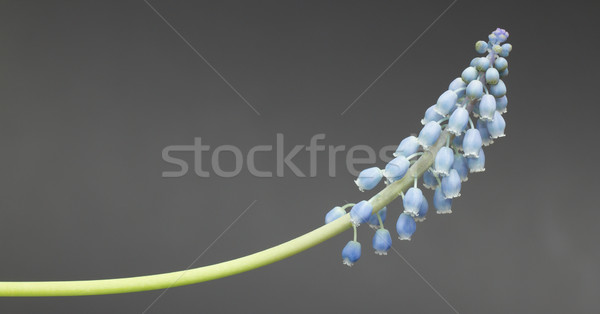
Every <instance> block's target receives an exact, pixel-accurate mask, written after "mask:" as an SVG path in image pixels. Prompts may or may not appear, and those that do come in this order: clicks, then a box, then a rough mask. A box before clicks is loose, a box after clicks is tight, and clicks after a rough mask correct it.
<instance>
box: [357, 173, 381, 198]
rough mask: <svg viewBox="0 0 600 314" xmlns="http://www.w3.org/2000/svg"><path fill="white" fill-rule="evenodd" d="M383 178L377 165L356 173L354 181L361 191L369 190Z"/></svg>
mask: <svg viewBox="0 0 600 314" xmlns="http://www.w3.org/2000/svg"><path fill="white" fill-rule="evenodd" d="M381 178H383V171H381V169H379V168H377V167H371V168H367V169H365V170H363V171H361V172H360V173H359V174H358V178H357V179H356V180H354V183H356V185H357V186H358V189H359V190H360V191H361V192H364V191H365V190H367V191H368V190H371V189H373V188H374V187H376V186H377V184H379V182H380V181H381Z"/></svg>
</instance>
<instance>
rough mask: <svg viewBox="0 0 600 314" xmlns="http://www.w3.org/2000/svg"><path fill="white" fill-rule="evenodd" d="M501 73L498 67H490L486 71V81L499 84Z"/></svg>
mask: <svg viewBox="0 0 600 314" xmlns="http://www.w3.org/2000/svg"><path fill="white" fill-rule="evenodd" d="M499 79H500V73H499V72H498V70H497V69H496V68H489V69H487V71H485V81H486V82H487V83H488V84H490V85H495V84H498V80H499Z"/></svg>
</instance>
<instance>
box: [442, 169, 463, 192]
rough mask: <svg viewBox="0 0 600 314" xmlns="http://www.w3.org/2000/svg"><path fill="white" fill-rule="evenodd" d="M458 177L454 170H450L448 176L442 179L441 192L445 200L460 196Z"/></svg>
mask: <svg viewBox="0 0 600 314" xmlns="http://www.w3.org/2000/svg"><path fill="white" fill-rule="evenodd" d="M461 182H462V181H461V180H460V175H458V172H457V171H456V169H452V170H450V174H449V175H448V176H446V177H443V178H442V192H444V196H445V197H446V198H455V197H459V196H460V188H461Z"/></svg>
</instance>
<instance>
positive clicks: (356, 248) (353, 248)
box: [342, 241, 360, 266]
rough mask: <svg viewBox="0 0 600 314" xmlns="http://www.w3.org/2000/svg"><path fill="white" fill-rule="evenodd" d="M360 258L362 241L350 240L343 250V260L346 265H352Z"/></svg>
mask: <svg viewBox="0 0 600 314" xmlns="http://www.w3.org/2000/svg"><path fill="white" fill-rule="evenodd" d="M358 259H360V243H358V242H356V241H349V242H348V244H346V246H345V247H344V249H343V250H342V262H343V263H344V265H348V266H352V265H354V263H356V261H358Z"/></svg>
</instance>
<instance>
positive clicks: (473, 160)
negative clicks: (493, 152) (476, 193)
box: [467, 149, 485, 173]
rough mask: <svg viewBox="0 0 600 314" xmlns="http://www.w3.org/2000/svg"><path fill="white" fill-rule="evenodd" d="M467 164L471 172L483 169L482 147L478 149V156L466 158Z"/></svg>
mask: <svg viewBox="0 0 600 314" xmlns="http://www.w3.org/2000/svg"><path fill="white" fill-rule="evenodd" d="M467 165H468V166H469V171H470V172H472V173H475V172H483V171H485V154H484V153H483V149H480V150H479V157H469V158H467Z"/></svg>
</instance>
